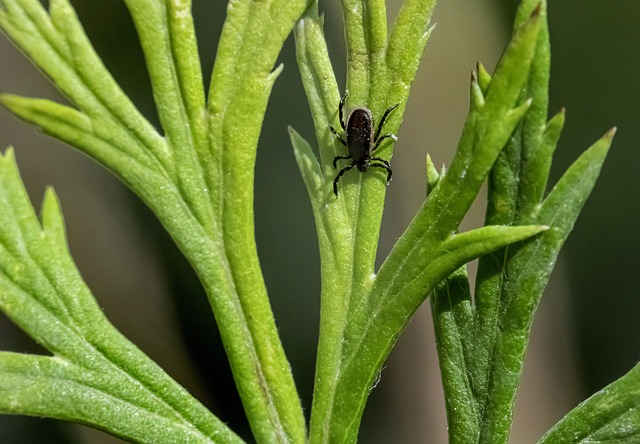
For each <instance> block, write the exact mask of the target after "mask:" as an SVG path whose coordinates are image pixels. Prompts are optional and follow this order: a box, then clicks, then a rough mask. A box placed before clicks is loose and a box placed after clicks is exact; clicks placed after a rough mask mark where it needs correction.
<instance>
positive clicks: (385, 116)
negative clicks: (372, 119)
mask: <svg viewBox="0 0 640 444" xmlns="http://www.w3.org/2000/svg"><path fill="white" fill-rule="evenodd" d="M398 106H400V104H399V103H397V104H395V105H393V106H392V107H391V108H389V109H388V110H386V111H385V112H384V114H383V115H382V119H380V123H378V128H377V129H376V135H375V137H374V138H373V140H378V136H379V135H380V130H382V125H384V121H385V120H387V116H388V115H389V114H390V113H391V111H393V110H394V109H396V108H397V107H398Z"/></svg>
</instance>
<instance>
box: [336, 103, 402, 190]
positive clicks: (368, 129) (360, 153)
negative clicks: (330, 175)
mask: <svg viewBox="0 0 640 444" xmlns="http://www.w3.org/2000/svg"><path fill="white" fill-rule="evenodd" d="M347 95H349V92H348V91H347V92H345V93H344V96H342V99H340V105H339V106H338V114H339V116H340V125H341V126H342V129H343V130H344V138H343V137H342V136H341V135H340V134H339V133H338V132H337V131H336V130H335V128H334V127H332V126H331V127H330V128H331V132H332V133H333V134H335V135H336V137H337V138H338V140H339V141H340V143H342V144H343V145H344V146H346V147H347V149H348V150H349V154H348V155H344V156H336V157H335V158H334V159H333V168H334V169H335V168H337V162H338V160H339V159H351V160H352V162H351V165H347V166H346V167H344V168H342V169H341V170H340V172H339V173H338V175H337V176H336V178H335V179H334V180H333V194H335V195H336V197H338V181H339V180H340V178H341V177H342V175H343V174H344V173H346V172H347V171H349V170H350V169H352V168H353V167H356V168H358V171H360V172H362V173H364V172H365V171H367V168H368V167H372V168H373V167H375V168H384V169H385V170H387V185H388V184H389V182H390V181H391V173H392V172H391V166H390V165H389V162H387V161H386V160H384V159H381V158H379V157H371V153H373V152H374V151H375V150H377V149H378V147H379V146H380V143H381V142H382V141H383V140H384V139H386V138H391V139H393V140H398V138H397V137H396V136H395V135H393V134H383V135H380V131H381V130H382V126H383V125H384V121H385V120H386V118H387V116H388V115H389V113H391V111H393V110H394V109H396V108H397V107H398V105H400V104H399V103H398V104H396V105H393V106H392V107H391V108H389V109H387V110H386V111H385V112H384V114H383V115H382V119H380V123H378V127H377V128H376V132H375V134H374V132H373V128H374V123H373V115H372V114H371V111H370V110H369V108H367V107H366V106H359V107H357V108H354V109H353V110H351V112H350V113H349V115H348V116H347V121H346V123H345V121H344V103H345V101H346V100H347ZM345 139H346V140H345ZM376 162H379V163H376Z"/></svg>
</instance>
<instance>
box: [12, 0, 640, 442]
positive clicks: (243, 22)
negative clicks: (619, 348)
mask: <svg viewBox="0 0 640 444" xmlns="http://www.w3.org/2000/svg"><path fill="white" fill-rule="evenodd" d="M125 3H126V5H127V7H128V8H129V10H130V13H131V15H132V17H133V20H134V23H135V25H136V28H137V30H138V34H139V37H140V41H141V43H142V47H143V50H144V53H145V57H146V62H147V66H148V69H149V75H150V79H151V84H152V87H153V92H154V98H155V101H156V105H157V109H158V113H159V117H160V122H161V125H162V130H163V132H162V133H160V132H159V131H157V130H156V129H155V128H153V127H152V125H151V124H150V123H149V122H148V121H147V120H146V119H145V118H144V117H143V116H142V115H141V114H140V113H139V111H138V110H137V109H136V108H135V106H134V105H133V104H132V103H131V102H130V100H129V99H128V98H127V97H126V95H125V94H124V93H123V92H122V91H121V90H120V88H119V87H118V85H117V84H116V82H115V81H114V80H113V78H112V77H111V76H110V74H109V73H108V72H107V70H106V69H105V67H104V66H103V64H102V62H101V61H100V59H99V57H98V56H97V54H96V53H95V52H94V50H93V48H92V46H91V44H90V43H89V41H88V39H87V37H86V35H85V34H84V31H83V30H82V28H81V25H80V23H79V21H78V19H77V17H76V15H75V13H74V11H73V9H72V7H71V5H70V4H69V2H68V1H67V0H51V1H50V5H49V10H48V11H46V10H45V9H44V8H43V7H42V6H41V4H40V2H38V1H37V0H0V26H1V27H2V29H3V30H4V32H5V33H6V34H7V35H8V36H9V37H10V38H11V39H12V40H13V41H14V42H15V43H16V45H18V46H19V47H20V48H21V49H22V50H23V51H24V52H25V54H27V56H29V57H30V58H31V59H32V60H33V61H34V63H35V64H36V65H37V66H38V67H39V68H40V69H41V70H42V71H43V72H44V73H45V74H46V75H47V76H48V77H49V78H50V79H51V80H52V81H53V83H54V84H55V85H56V87H57V88H58V89H59V90H60V91H61V92H62V93H63V94H64V95H65V96H66V97H67V98H68V99H69V100H70V102H71V103H72V105H73V106H67V105H62V104H58V103H54V102H52V101H49V100H42V99H32V98H25V97H18V96H14V95H10V94H3V95H2V96H0V101H1V103H2V104H3V105H4V106H5V107H7V108H8V109H9V110H11V111H12V112H13V113H15V114H16V115H17V116H18V117H20V118H21V119H23V120H25V121H27V122H29V123H32V124H34V125H36V126H38V127H40V128H41V129H42V130H43V131H44V132H46V133H48V134H50V135H52V136H54V137H56V138H58V139H60V140H63V141H65V142H67V143H69V144H70V145H72V146H74V147H76V148H77V149H79V150H81V151H83V152H85V153H87V154H88V155H90V156H91V157H93V158H95V159H96V160H97V161H99V162H100V163H102V164H103V165H104V166H105V167H107V168H108V169H110V170H111V171H113V172H114V173H115V174H116V175H117V176H118V177H120V178H121V179H122V180H123V181H124V182H125V183H126V184H127V185H128V186H130V187H131V189H133V190H134V191H135V192H136V193H137V194H138V195H139V196H140V198H141V199H142V200H143V201H144V202H145V203H146V204H147V205H148V206H149V207H150V208H151V209H152V210H153V211H154V212H155V214H156V215H157V217H158V218H159V220H160V221H161V222H162V223H163V225H164V226H165V228H166V229H167V231H168V232H169V233H170V234H171V236H172V237H173V239H174V240H175V242H176V243H177V245H178V246H179V247H180V248H181V250H182V252H183V253H184V255H185V256H186V257H187V259H188V260H189V261H190V262H191V264H192V265H193V267H194V269H195V270H196V272H197V274H198V276H199V278H200V280H201V281H202V284H203V286H204V288H205V290H206V291H207V295H208V298H209V302H210V304H211V307H212V310H213V312H214V314H215V316H216V321H217V324H218V326H219V329H220V332H221V336H222V339H223V342H224V345H225V348H226V350H227V354H228V357H229V360H230V362H231V367H232V369H233V372H234V377H235V381H236V385H237V387H238V390H239V393H240V396H241V398H242V401H243V404H244V408H245V411H246V414H247V416H248V418H249V421H250V424H251V428H252V431H253V434H254V436H255V439H256V440H257V441H258V442H263V443H272V442H282V443H284V442H296V443H303V442H307V441H308V442H311V443H324V442H355V441H356V439H357V434H358V429H359V424H360V419H361V416H362V412H363V409H364V406H365V403H366V399H367V397H368V394H369V392H370V390H371V388H372V386H373V384H374V381H375V379H376V377H377V375H378V373H379V372H380V370H381V367H382V365H383V363H384V361H385V359H386V358H387V356H388V355H389V353H390V351H391V349H392V347H393V345H394V344H395V342H396V340H397V338H398V337H399V336H400V334H401V333H402V331H403V330H404V328H405V326H406V325H407V323H408V322H409V320H410V318H411V316H412V315H413V314H414V313H415V311H416V310H417V308H418V307H419V306H420V305H421V304H422V303H423V302H424V301H425V299H427V297H428V296H429V295H432V297H431V303H432V306H433V317H434V324H435V327H436V333H437V345H438V351H439V359H440V365H441V368H442V376H443V384H444V388H445V393H446V399H447V413H448V419H449V431H450V440H451V442H483V443H484V442H486V443H501V442H506V441H507V439H508V434H509V429H510V426H511V415H512V409H513V403H514V400H515V395H516V392H517V388H518V384H519V381H520V375H521V372H522V364H523V361H524V355H525V351H526V346H527V343H528V337H529V331H530V328H531V323H532V321H533V315H534V313H535V309H536V307H537V305H538V302H539V300H540V296H541V294H542V291H543V289H544V287H545V285H546V283H547V280H548V277H549V274H550V273H551V270H552V268H553V265H554V262H555V259H556V257H557V255H558V252H559V250H560V247H561V246H562V244H563V242H564V241H565V239H566V238H567V236H568V234H569V232H570V231H571V229H572V227H573V224H574V222H575V220H576V218H577V216H578V214H579V212H580V209H581V208H582V206H583V205H584V203H585V201H586V198H587V197H588V195H589V193H590V192H591V190H592V188H593V186H594V184H595V181H596V178H597V177H598V175H599V172H600V168H601V166H602V163H603V161H604V158H605V156H606V153H607V150H608V148H609V145H610V143H611V139H612V137H613V131H610V132H609V133H607V134H606V135H605V136H604V137H603V138H602V139H600V140H599V141H598V142H596V143H595V144H594V145H593V146H592V147H591V148H590V149H588V150H587V151H585V153H584V154H583V155H582V156H580V158H579V159H578V160H576V162H575V163H574V164H573V165H572V166H571V167H570V168H569V169H568V170H567V172H566V173H565V174H564V176H563V177H562V179H560V181H559V182H558V183H557V184H556V185H555V187H554V188H553V190H552V191H551V192H550V193H549V194H548V195H547V196H546V197H545V189H546V187H547V177H548V172H549V167H550V163H551V156H552V154H553V151H554V149H555V146H556V144H557V141H558V139H559V136H560V131H561V129H562V126H563V123H564V112H561V113H559V114H558V115H556V116H555V117H553V118H552V119H551V120H549V121H548V122H547V121H546V118H547V90H548V77H549V76H548V72H549V44H548V31H547V25H546V5H545V3H544V2H541V3H536V2H534V1H530V0H525V1H524V2H523V4H522V5H521V7H520V9H519V12H518V17H517V19H516V24H515V27H514V34H513V36H512V39H511V41H510V43H509V45H508V47H507V49H506V51H505V53H504V55H503V57H502V59H501V61H500V63H499V65H498V67H497V68H496V70H495V72H494V74H493V75H489V73H487V72H486V71H485V70H484V68H483V67H482V66H481V65H478V68H477V71H476V72H475V73H474V75H473V76H472V80H471V88H470V96H471V103H470V111H469V115H468V118H467V120H466V123H465V126H464V128H463V131H462V135H461V137H460V141H459V145H458V149H457V151H456V154H455V156H454V158H453V160H452V162H451V165H450V167H449V169H448V170H447V171H444V170H443V171H442V172H441V173H440V174H439V173H438V172H437V171H436V170H435V168H434V166H433V164H432V162H431V161H430V159H427V184H428V188H429V189H428V191H429V193H428V197H427V199H426V200H425V202H424V204H423V205H422V207H421V208H420V209H419V211H418V213H417V214H416V216H415V218H414V220H413V221H412V222H411V224H410V225H409V226H408V227H407V229H406V231H405V233H404V234H403V235H402V236H401V237H400V238H399V239H398V241H397V243H396V245H395V246H394V248H393V249H392V251H391V252H390V254H389V255H388V257H387V258H386V259H385V261H384V263H383V264H382V265H381V267H380V268H379V270H377V271H376V269H375V257H376V251H377V244H378V238H379V232H380V223H381V220H382V211H383V205H384V196H385V191H386V187H385V181H384V177H383V174H378V173H379V172H371V173H369V174H349V175H345V176H344V177H343V179H342V182H341V189H340V197H339V198H337V199H336V197H335V196H334V195H333V192H332V182H333V179H334V177H335V173H336V170H334V167H333V159H334V157H335V156H337V155H339V154H341V153H342V152H343V151H342V150H344V147H343V146H342V145H341V144H339V143H338V142H337V141H336V139H335V138H334V137H333V135H332V134H331V132H330V131H329V127H330V126H331V125H333V126H334V127H336V128H338V127H339V125H338V116H337V104H338V102H339V99H340V95H341V94H340V92H339V91H338V87H337V82H336V79H335V76H334V74H333V69H332V66H331V63H330V61H329V54H328V52H327V47H326V43H325V40H324V36H323V31H322V18H321V16H320V15H319V13H318V5H317V2H313V3H311V4H308V3H307V1H306V0H291V1H285V0H270V1H262V2H255V1H248V0H231V1H230V2H229V6H228V9H227V18H226V21H225V25H224V29H223V32H222V36H221V38H220V43H219V47H218V53H217V56H216V61H215V65H214V69H213V73H212V80H211V86H210V88H209V93H208V95H207V94H205V91H204V85H203V75H202V72H201V69H200V60H199V56H198V52H197V47H196V38H195V32H194V28H193V21H192V17H191V14H190V7H191V4H190V1H189V0H166V1H160V0H125ZM434 6H435V0H405V2H404V4H403V6H402V9H401V11H400V13H399V15H398V17H397V19H396V21H395V24H394V26H393V28H392V30H391V32H390V33H389V32H388V31H387V15H386V8H385V3H384V1H383V0H370V1H368V2H363V1H362V0H342V12H343V19H344V23H345V28H346V38H347V50H348V73H347V88H348V90H349V100H348V105H350V106H354V105H360V106H362V105H363V104H366V106H367V107H369V108H370V109H371V110H372V112H373V115H374V116H380V115H381V113H382V112H383V111H384V110H385V109H387V108H388V107H389V106H390V105H393V104H396V103H399V104H400V106H399V107H398V109H397V110H396V111H395V112H394V113H392V114H391V115H390V117H389V119H388V121H387V122H388V123H387V126H386V127H385V129H386V130H389V131H391V132H396V131H397V130H398V129H399V127H400V124H401V122H402V114H403V112H404V108H405V105H406V103H407V100H408V96H409V90H410V87H411V84H412V82H413V79H414V77H415V75H416V72H417V68H418V65H419V63H420V60H421V58H422V56H423V51H424V47H425V45H426V43H427V40H428V38H429V35H430V34H431V31H432V29H433V28H432V27H431V26H430V24H429V23H430V19H431V13H432V11H433V8H434ZM249 30H250V32H249ZM292 30H293V32H294V35H295V38H296V52H297V57H298V65H299V69H300V72H301V75H302V80H303V83H304V87H305V91H306V93H307V98H308V101H309V105H310V108H311V112H312V116H313V120H314V124H315V130H316V131H315V132H316V139H317V144H318V152H319V159H318V158H316V155H315V154H314V152H313V149H312V147H311V145H310V144H309V143H308V142H307V141H306V140H304V139H303V138H302V137H301V136H300V135H299V134H298V133H297V132H296V131H295V130H293V129H290V135H291V141H292V144H293V147H294V152H295V155H296V159H297V161H298V165H299V167H300V170H301V172H302V176H303V179H304V182H305V184H306V186H307V190H308V194H309V197H310V200H311V204H312V208H313V212H314V217H315V220H316V226H317V232H318V239H319V246H320V255H321V261H322V294H321V300H322V311H321V327H320V342H319V348H318V360H317V366H316V379H315V381H316V386H315V392H314V399H313V406H312V409H311V419H310V425H309V431H307V429H306V424H305V419H304V415H303V413H302V409H301V406H300V401H299V399H298V394H297V391H296V389H295V386H294V382H293V378H292V375H291V371H290V368H289V364H288V361H287V360H286V357H285V355H284V351H283V349H282V345H281V343H280V340H279V338H278V334H277V330H276V326H275V323H274V319H273V314H272V312H271V309H270V306H269V301H268V298H267V293H266V289H265V285H264V282H263V279H262V275H261V270H260V267H259V263H258V259H257V253H256V246H255V239H254V227H253V174H254V173H253V168H252V167H253V165H254V163H255V157H256V147H257V141H258V137H259V134H260V129H261V125H262V120H263V116H264V113H265V110H266V105H267V101H268V98H269V94H270V91H271V87H272V85H273V83H274V82H275V80H276V78H277V76H278V73H279V72H280V69H281V68H279V67H278V68H276V69H275V70H274V65H275V61H276V58H277V56H278V53H279V52H280V49H281V47H282V45H283V43H284V40H285V39H286V37H287V36H288V35H289V33H290V32H291V31H292ZM392 145H393V142H392V139H386V141H385V143H383V145H382V146H381V147H380V149H379V150H378V151H376V156H380V157H382V158H384V159H386V160H390V158H391V154H392V148H393V146H392ZM487 177H488V178H489V202H488V208H487V217H486V225H485V226H484V227H481V228H478V229H475V230H472V231H470V232H465V233H459V232H458V227H459V224H460V222H461V220H462V218H463V217H464V216H465V214H466V212H467V211H468V209H469V207H470V206H471V204H472V202H473V201H474V199H475V198H476V196H477V194H478V193H479V191H480V187H481V185H482V184H483V183H484V182H485V180H486V179H487ZM0 214H2V224H0V308H1V309H2V310H3V311H4V312H5V313H6V314H7V315H8V316H9V317H10V318H11V319H12V320H13V321H14V322H15V323H16V324H18V325H19V326H20V327H22V328H23V329H24V330H25V331H26V332H27V333H29V334H30V335H31V336H32V337H33V338H34V339H35V340H36V341H38V342H39V343H40V344H42V345H43V346H44V347H45V348H46V349H47V350H49V351H50V352H51V353H52V356H30V355H24V354H17V353H8V352H0V374H1V375H0V387H1V388H2V395H1V396H0V411H1V412H4V413H15V414H27V415H37V416H48V417H53V418H59V419H64V420H70V421H76V422H82V423H86V424H89V425H91V426H94V427H97V428H101V429H103V430H106V431H107V432H109V433H112V434H114V435H117V436H120V437H122V438H125V439H128V440H132V441H135V442H149V443H160V442H225V443H226V442H241V440H240V438H238V437H237V436H236V435H235V434H234V433H233V431H231V430H230V429H229V428H228V427H227V426H226V425H225V424H224V423H222V422H221V421H220V420H219V419H218V418H216V417H215V416H214V415H213V414H211V413H210V412H209V411H208V410H207V409H206V408H204V407H203V406H202V405H201V404H200V403H199V402H198V401H197V400H195V399H194V398H193V397H191V395H189V394H188V393H187V392H186V391H185V390H184V389H183V388H182V387H180V386H179V385H178V384H177V383H176V382H175V381H173V380H172V379H171V378H170V377H169V376H168V375H166V374H165V373H164V372H163V371H162V370H161V369H160V368H159V367H157V366H156V365H155V364H154V363H153V362H152V361H151V360H150V359H149V358H147V357H146V356H145V355H144V354H143V353H142V352H140V351H139V350H138V349H137V348H136V347H135V346H134V345H132V344H131V343H130V342H129V341H128V340H127V339H126V338H124V337H123V336H122V335H120V334H119V333H118V332H117V331H116V330H115V328H114V327H113V326H112V325H111V324H110V323H109V322H108V321H107V320H106V318H105V317H104V315H103V314H102V312H101V310H100V309H99V306H98V305H97V303H96V301H95V300H94V298H93V296H92V295H91V293H90V290H89V289H88V288H87V286H86V285H85V284H84V282H83V281H82V279H81V277H80V276H79V273H78V271H77V269H76V268H75V266H74V264H73V261H72V259H71V257H70V255H69V252H68V249H67V246H66V238H65V231H64V224H63V220H62V215H61V213H60V208H59V204H58V200H57V198H56V197H55V194H54V193H53V191H51V190H49V191H47V194H46V196H45V199H44V203H43V210H42V215H41V221H38V219H37V217H36V215H35V213H34V211H33V209H32V208H31V205H30V203H29V201H28V198H27V196H26V193H25V191H24V189H23V187H22V184H21V181H20V178H19V175H18V172H17V168H16V165H15V162H14V160H13V154H12V151H11V150H8V151H7V152H6V153H5V155H4V156H2V158H1V159H0ZM476 258H480V262H479V273H478V278H477V282H476V290H475V294H474V295H473V298H472V296H471V293H470V290H469V287H470V285H469V282H468V278H467V275H466V269H465V264H466V263H467V262H469V261H470V260H473V259H476ZM637 372H638V367H636V368H635V369H634V370H632V371H631V372H630V373H629V374H628V375H627V376H625V377H623V378H622V379H621V380H619V381H617V382H615V383H613V384H612V385H611V386H610V387H608V388H607V389H605V390H603V391H602V392H600V393H598V394H596V395H594V397H593V398H591V399H590V400H588V401H586V402H585V403H583V404H582V405H581V406H579V407H578V408H576V409H575V410H574V411H573V412H571V413H570V414H569V415H568V416H567V417H566V418H565V419H564V420H563V421H561V422H560V423H559V424H558V425H557V426H555V427H554V428H553V429H552V430H551V431H550V432H549V433H548V434H547V435H545V436H544V437H543V438H542V440H541V441H540V442H541V443H545V444H547V443H554V442H578V439H587V438H589V439H592V440H604V439H611V438H612V437H619V436H622V435H623V434H626V435H624V436H637V434H638V430H639V429H640V425H639V424H640V421H638V414H637V407H638V404H639V399H640V397H639V396H638V382H637V379H638V378H637ZM577 437H579V438H577ZM570 439H573V440H574V441H568V440H570Z"/></svg>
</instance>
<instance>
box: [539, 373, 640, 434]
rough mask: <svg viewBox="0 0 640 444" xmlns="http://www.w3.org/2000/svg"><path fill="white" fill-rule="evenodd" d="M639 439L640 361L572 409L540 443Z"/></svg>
mask: <svg viewBox="0 0 640 444" xmlns="http://www.w3.org/2000/svg"><path fill="white" fill-rule="evenodd" d="M632 442H640V364H636V366H635V367H634V368H633V369H631V371H629V373H627V374H626V375H624V376H623V377H621V378H620V379H618V380H617V381H615V382H613V383H611V384H609V385H608V386H607V387H605V388H603V389H602V390H600V391H599V392H598V393H596V394H594V395H593V396H591V397H590V398H589V399H587V400H586V401H584V402H582V403H581V404H580V405H579V406H577V407H576V408H575V409H573V410H572V411H570V412H569V413H568V414H567V415H566V416H565V417H564V418H562V420H560V422H558V423H557V424H556V425H555V426H553V427H552V428H551V430H549V431H548V432H547V433H546V434H545V435H544V436H543V437H542V438H541V439H540V441H538V444H574V443H575V444H578V443H590V444H605V443H620V444H623V443H632Z"/></svg>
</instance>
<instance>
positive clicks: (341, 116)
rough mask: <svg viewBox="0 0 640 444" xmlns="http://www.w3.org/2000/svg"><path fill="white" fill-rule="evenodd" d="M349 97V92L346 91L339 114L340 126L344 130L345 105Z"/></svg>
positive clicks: (341, 100) (339, 107)
mask: <svg viewBox="0 0 640 444" xmlns="http://www.w3.org/2000/svg"><path fill="white" fill-rule="evenodd" d="M348 95H349V91H348V90H345V92H344V96H342V98H341V99H340V106H338V114H339V115H340V125H342V129H345V127H344V104H345V102H346V101H347V96H348Z"/></svg>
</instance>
